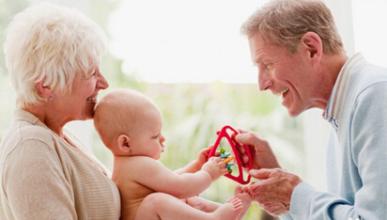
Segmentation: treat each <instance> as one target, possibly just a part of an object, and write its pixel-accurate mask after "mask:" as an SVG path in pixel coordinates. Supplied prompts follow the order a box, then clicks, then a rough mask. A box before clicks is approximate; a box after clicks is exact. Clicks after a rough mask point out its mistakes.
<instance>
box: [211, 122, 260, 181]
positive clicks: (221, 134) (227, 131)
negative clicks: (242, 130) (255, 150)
mask: <svg viewBox="0 0 387 220" xmlns="http://www.w3.org/2000/svg"><path fill="white" fill-rule="evenodd" d="M238 133H239V132H238V131H237V130H235V129H234V128H232V127H231V126H229V125H226V126H224V127H223V128H222V129H221V130H220V131H218V132H217V135H218V138H217V139H216V141H215V143H214V145H213V146H212V148H211V151H210V153H209V156H210V157H212V156H215V154H216V152H217V151H216V150H217V148H218V147H219V146H220V142H221V140H222V138H226V140H227V141H228V142H229V144H230V147H231V149H232V152H233V155H234V158H235V161H236V163H237V167H238V171H239V176H233V175H231V173H227V174H225V176H226V177H228V178H230V179H232V180H234V181H236V182H238V183H240V184H247V183H249V182H250V179H251V176H250V175H249V174H247V176H246V178H244V175H243V169H242V168H243V167H245V168H247V170H250V169H251V168H252V167H253V158H252V155H251V151H250V148H249V147H248V146H245V145H240V144H239V143H238V142H237V141H236V140H235V136H236V135H237V134H238ZM242 147H243V148H244V150H245V152H246V155H247V157H248V158H249V162H248V164H247V165H245V166H243V163H242V157H241V155H240V153H239V150H238V148H242Z"/></svg>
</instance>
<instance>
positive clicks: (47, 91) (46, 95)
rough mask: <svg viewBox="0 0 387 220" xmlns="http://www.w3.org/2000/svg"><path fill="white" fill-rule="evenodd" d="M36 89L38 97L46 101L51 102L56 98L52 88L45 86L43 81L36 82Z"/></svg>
mask: <svg viewBox="0 0 387 220" xmlns="http://www.w3.org/2000/svg"><path fill="white" fill-rule="evenodd" d="M35 89H36V91H37V93H38V95H39V96H40V97H42V99H44V100H46V101H48V100H51V99H52V98H53V96H54V93H53V91H52V89H51V87H50V86H46V85H44V83H43V81H42V80H40V81H37V82H35Z"/></svg>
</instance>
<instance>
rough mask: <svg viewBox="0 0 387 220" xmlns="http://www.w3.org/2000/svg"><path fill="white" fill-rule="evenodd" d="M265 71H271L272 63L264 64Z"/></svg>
mask: <svg viewBox="0 0 387 220" xmlns="http://www.w3.org/2000/svg"><path fill="white" fill-rule="evenodd" d="M265 69H266V70H272V69H273V64H272V63H268V64H265Z"/></svg>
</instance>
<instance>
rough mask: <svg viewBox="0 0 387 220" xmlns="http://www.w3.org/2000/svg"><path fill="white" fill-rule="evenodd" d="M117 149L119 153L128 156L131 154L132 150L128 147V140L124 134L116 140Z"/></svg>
mask: <svg viewBox="0 0 387 220" xmlns="http://www.w3.org/2000/svg"><path fill="white" fill-rule="evenodd" d="M117 147H118V150H119V151H120V153H124V154H126V155H129V154H131V153H132V149H131V147H130V138H129V137H128V135H126V134H121V135H120V136H118V138H117Z"/></svg>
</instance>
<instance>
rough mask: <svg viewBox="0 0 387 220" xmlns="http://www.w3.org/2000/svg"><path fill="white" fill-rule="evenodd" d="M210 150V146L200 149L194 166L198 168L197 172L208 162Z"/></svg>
mask: <svg viewBox="0 0 387 220" xmlns="http://www.w3.org/2000/svg"><path fill="white" fill-rule="evenodd" d="M211 149H212V147H211V146H210V147H207V148H204V149H202V150H201V151H200V152H199V155H198V158H197V159H196V166H197V167H198V168H199V169H198V170H200V169H201V168H202V166H203V164H204V163H206V162H207V161H208V158H209V154H210V151H211Z"/></svg>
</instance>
